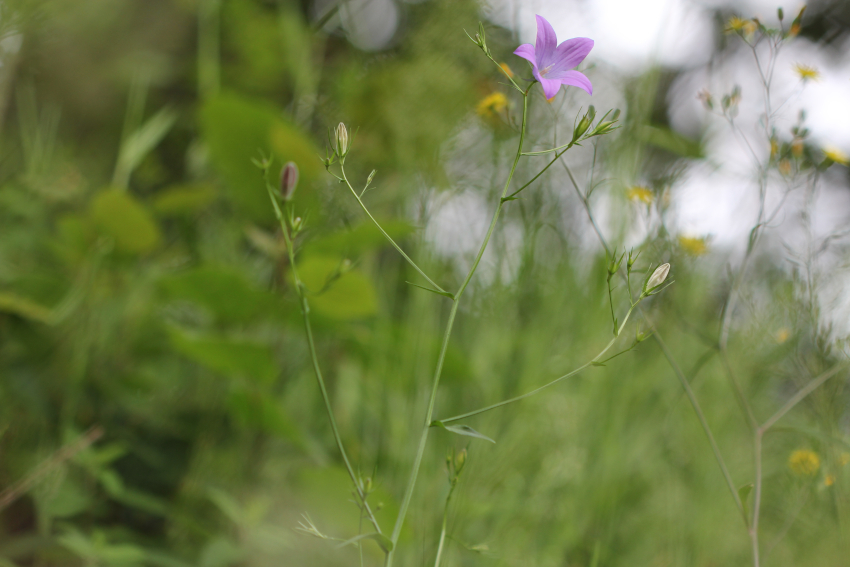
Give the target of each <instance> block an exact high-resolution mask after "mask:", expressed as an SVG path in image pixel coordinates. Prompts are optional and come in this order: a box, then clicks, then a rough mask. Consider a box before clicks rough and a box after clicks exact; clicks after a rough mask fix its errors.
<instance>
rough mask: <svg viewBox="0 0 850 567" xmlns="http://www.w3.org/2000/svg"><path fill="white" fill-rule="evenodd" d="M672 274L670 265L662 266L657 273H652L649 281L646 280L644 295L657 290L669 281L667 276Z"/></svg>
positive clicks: (657, 269)
mask: <svg viewBox="0 0 850 567" xmlns="http://www.w3.org/2000/svg"><path fill="white" fill-rule="evenodd" d="M669 273H670V264H669V263H668V264H661V265H660V266H658V267H657V268H655V271H654V272H652V275H651V276H649V279H648V280H646V284H644V286H643V291H644V293H646V292H648V291H652V290H653V289H655V288H657V287H658V286H660V285H661V284H663V283H664V280H666V279H667V274H669Z"/></svg>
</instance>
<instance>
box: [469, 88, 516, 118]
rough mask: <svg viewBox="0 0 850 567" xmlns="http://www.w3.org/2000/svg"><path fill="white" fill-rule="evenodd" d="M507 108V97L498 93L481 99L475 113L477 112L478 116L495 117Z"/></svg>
mask: <svg viewBox="0 0 850 567" xmlns="http://www.w3.org/2000/svg"><path fill="white" fill-rule="evenodd" d="M507 107H508V97H506V96H505V95H503V94H502V93H500V92H495V93H491V94H489V95H487V96H486V97H484V98H483V99H481V102H479V103H478V108H477V109H476V112H478V115H479V116H495V115H497V114H499V113H500V112H502V111H503V110H505V108H507Z"/></svg>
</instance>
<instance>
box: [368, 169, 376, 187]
mask: <svg viewBox="0 0 850 567" xmlns="http://www.w3.org/2000/svg"><path fill="white" fill-rule="evenodd" d="M377 172H378V170H377V169H373V170H372V173H370V174H369V177H367V178H366V187H368V186H369V185H371V184H372V179H374V178H375V173H377Z"/></svg>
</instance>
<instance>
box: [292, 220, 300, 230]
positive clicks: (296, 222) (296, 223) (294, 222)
mask: <svg viewBox="0 0 850 567" xmlns="http://www.w3.org/2000/svg"><path fill="white" fill-rule="evenodd" d="M292 230H293V231H294V232H298V231H299V230H301V217H295V218H294V219H292Z"/></svg>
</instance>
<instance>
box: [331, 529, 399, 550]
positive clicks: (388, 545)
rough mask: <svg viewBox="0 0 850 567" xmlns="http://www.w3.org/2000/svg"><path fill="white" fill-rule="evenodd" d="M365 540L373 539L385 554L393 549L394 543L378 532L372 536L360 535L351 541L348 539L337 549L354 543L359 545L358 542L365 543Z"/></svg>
mask: <svg viewBox="0 0 850 567" xmlns="http://www.w3.org/2000/svg"><path fill="white" fill-rule="evenodd" d="M364 539H373V540H375V542H376V543H377V544H378V545H379V546H380V547H381V549H383V550H384V551H385V552H390V551H392V549H393V542H392V540H391V539H390V538H388V537H387V536H385V535H384V534H379V533H377V532H374V533H371V534H360V535H359V536H354V537H353V538H351V539H347V540H345V541H344V542H342V543H341V544H339V545H337V547H345V546H346V545H351V544H353V543H357V542H358V541H363V540H364Z"/></svg>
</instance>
